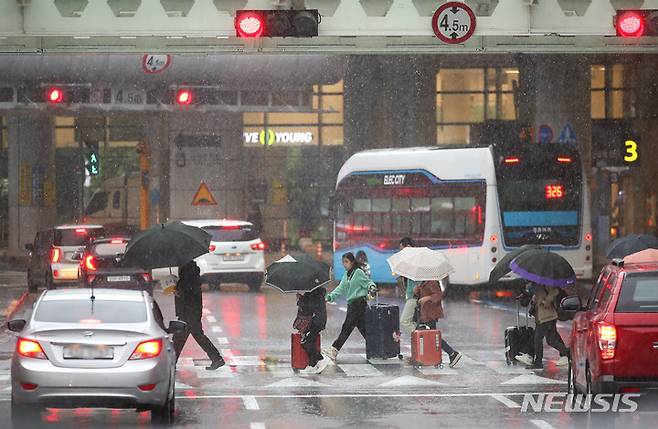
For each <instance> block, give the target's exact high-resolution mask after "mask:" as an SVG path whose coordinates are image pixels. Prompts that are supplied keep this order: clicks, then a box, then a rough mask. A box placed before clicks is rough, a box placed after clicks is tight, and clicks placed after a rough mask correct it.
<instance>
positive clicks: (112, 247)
mask: <svg viewBox="0 0 658 429" xmlns="http://www.w3.org/2000/svg"><path fill="white" fill-rule="evenodd" d="M127 246H128V243H127V242H125V243H98V244H96V245H95V246H94V253H95V254H97V255H98V256H116V255H118V254H120V253H124V252H125V251H126V247H127Z"/></svg>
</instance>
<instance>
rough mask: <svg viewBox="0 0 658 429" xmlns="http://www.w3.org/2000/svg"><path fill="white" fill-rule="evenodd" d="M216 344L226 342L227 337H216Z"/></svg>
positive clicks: (224, 343)
mask: <svg viewBox="0 0 658 429" xmlns="http://www.w3.org/2000/svg"><path fill="white" fill-rule="evenodd" d="M217 344H221V345H226V344H228V338H226V337H217Z"/></svg>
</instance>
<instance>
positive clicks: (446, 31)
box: [432, 1, 475, 44]
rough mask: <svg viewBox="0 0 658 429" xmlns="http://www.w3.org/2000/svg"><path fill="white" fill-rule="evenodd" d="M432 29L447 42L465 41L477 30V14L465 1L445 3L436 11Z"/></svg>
mask: <svg viewBox="0 0 658 429" xmlns="http://www.w3.org/2000/svg"><path fill="white" fill-rule="evenodd" d="M432 29H433V30H434V34H436V37H438V38H439V39H441V40H442V41H444V42H445V43H450V44H457V43H463V42H465V41H467V40H468V39H470V37H471V36H472V35H473V33H474V32H475V14H474V13H473V10H471V8H470V7H468V6H467V5H465V4H464V3H460V2H456V1H451V2H448V3H445V4H443V5H442V6H441V7H440V8H438V9H437V10H436V12H434V16H433V17H432Z"/></svg>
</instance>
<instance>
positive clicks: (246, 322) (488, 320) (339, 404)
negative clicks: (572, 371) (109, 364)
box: [0, 272, 658, 429]
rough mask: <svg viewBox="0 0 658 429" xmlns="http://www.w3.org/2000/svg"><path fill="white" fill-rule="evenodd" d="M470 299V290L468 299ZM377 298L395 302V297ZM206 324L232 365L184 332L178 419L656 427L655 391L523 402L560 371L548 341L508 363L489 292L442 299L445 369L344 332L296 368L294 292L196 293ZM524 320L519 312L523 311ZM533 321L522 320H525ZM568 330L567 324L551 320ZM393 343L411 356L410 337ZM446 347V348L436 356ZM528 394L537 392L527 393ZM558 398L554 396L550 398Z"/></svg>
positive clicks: (260, 424)
mask: <svg viewBox="0 0 658 429" xmlns="http://www.w3.org/2000/svg"><path fill="white" fill-rule="evenodd" d="M21 282H24V280H21V277H20V273H10V272H0V285H2V286H0V308H2V309H11V308H12V307H13V306H15V305H16V304H17V303H21V304H22V305H20V306H19V307H18V308H17V310H16V312H15V313H16V315H15V317H24V316H25V315H27V314H29V309H30V308H31V303H32V302H33V299H34V297H33V296H26V299H25V300H24V302H21V297H23V296H24V291H25V288H24V286H20V285H21ZM471 298H478V297H471ZM156 299H157V300H158V301H159V303H160V305H161V306H162V307H163V311H164V313H165V319H170V318H172V317H173V298H172V296H170V295H164V294H162V293H161V292H157V293H156ZM382 301H383V302H392V303H397V304H398V305H402V303H401V301H399V299H397V298H395V297H390V298H382ZM204 307H205V309H204V326H205V329H206V333H207V334H208V335H209V337H210V338H211V339H212V340H213V342H214V343H215V344H216V345H217V346H218V347H219V348H220V349H221V350H222V353H223V354H224V356H225V357H226V358H227V361H228V362H229V364H230V365H227V367H225V368H222V369H220V370H218V371H214V372H209V371H206V370H205V369H204V366H205V365H206V364H207V361H205V360H204V358H205V356H204V355H203V352H202V350H201V349H200V348H199V347H198V345H197V344H196V343H194V342H193V340H192V339H190V340H189V341H188V343H187V346H186V348H185V350H184V352H183V356H182V359H181V361H180V362H179V367H178V383H177V423H176V425H175V427H180V428H197V427H199V428H216V427H226V428H255V429H260V428H285V429H292V428H309V427H312V428H340V427H345V428H347V427H359V428H360V427H364V428H365V427H368V428H390V427H404V428H407V429H408V428H415V427H451V428H453V427H458V428H472V427H479V426H483V425H486V426H489V427H504V428H507V427H518V428H540V429H550V428H565V427H579V428H580V427H582V428H601V427H602V428H608V427H610V428H618V427H624V428H655V427H658V400H656V399H655V398H643V399H642V401H641V402H640V408H639V409H638V411H637V412H635V413H630V414H629V413H626V414H622V413H614V414H613V413H604V414H595V413H565V412H559V411H558V412H533V411H532V410H530V411H529V412H522V411H521V406H522V404H523V401H524V396H523V394H525V393H534V394H537V395H539V394H546V393H556V394H557V398H558V399H557V400H558V401H560V398H561V396H560V395H561V394H563V392H565V391H566V369H565V368H558V367H556V366H555V363H554V362H555V360H556V359H557V357H558V356H557V353H556V352H555V351H554V350H552V349H550V348H548V347H547V349H546V353H545V359H546V361H545V369H544V370H543V371H540V372H533V371H530V370H527V369H525V368H523V367H521V366H507V365H506V363H505V359H504V354H503V353H504V352H503V333H504V330H505V327H507V326H508V325H512V324H515V323H516V314H515V311H516V310H515V308H514V306H513V305H511V303H510V302H506V301H504V300H494V299H490V298H488V297H479V299H470V298H467V297H457V298H453V299H451V300H449V301H447V302H446V303H445V309H446V314H447V319H445V320H443V321H442V323H441V326H440V328H441V330H442V332H443V335H444V338H445V339H447V341H448V342H449V343H450V344H451V345H452V346H453V347H454V348H456V349H457V350H459V351H461V352H462V353H463V354H464V357H463V358H462V360H461V362H460V363H459V365H458V366H457V367H456V368H454V369H450V368H448V367H447V365H446V366H445V367H444V368H442V369H441V368H433V367H430V368H422V369H417V368H414V367H412V366H410V365H409V364H408V363H407V362H406V360H403V361H399V360H398V359H393V360H390V361H380V362H370V363H369V362H368V361H367V360H366V358H365V342H364V340H363V339H362V338H361V337H360V335H359V334H358V332H356V331H355V332H354V333H353V335H352V337H350V340H349V341H348V342H347V344H346V345H345V347H344V348H343V350H342V351H341V353H340V355H339V357H338V360H337V363H336V364H335V365H331V366H330V367H328V368H327V370H326V371H325V372H324V373H323V374H322V375H314V376H302V375H300V374H298V373H295V372H294V371H292V370H291V368H290V332H291V324H292V320H293V319H294V315H295V311H296V307H295V299H294V296H292V295H283V294H281V293H279V292H277V291H275V290H272V289H269V288H264V289H263V292H262V293H258V294H254V293H249V292H247V289H246V287H244V288H243V287H241V286H237V285H235V286H233V285H230V286H227V287H224V288H223V290H222V291H221V292H206V293H205V294H204ZM328 312H329V323H328V327H327V330H326V331H325V332H324V333H323V336H322V342H323V345H328V344H330V343H331V341H333V339H334V338H335V336H337V334H338V331H339V329H340V325H341V323H342V320H343V318H344V315H345V303H344V302H343V303H338V304H337V305H329V307H328ZM522 320H523V318H522ZM531 323H532V321H531ZM559 326H560V331H561V333H562V334H563V337H565V338H566V335H567V333H568V330H569V329H570V325H569V323H560V325H559ZM13 338H14V337H13V335H11V334H10V333H7V332H6V331H5V332H0V416H3V417H5V418H2V419H0V428H5V427H7V428H8V427H11V423H10V421H9V415H10V410H9V399H10V390H11V389H10V388H9V372H8V368H9V360H8V358H9V356H10V354H11V351H12V349H13V341H14V340H13ZM402 341H403V348H402V353H403V354H404V355H405V357H408V356H409V354H410V347H409V342H408V341H409V340H408V337H406V338H405V337H403V340H402ZM446 359H447V357H446V356H444V360H446ZM536 397H538V396H536ZM558 407H559V404H558ZM148 426H150V416H149V413H135V412H133V411H120V410H114V411H110V410H89V409H78V410H54V409H49V410H46V411H45V412H44V413H43V415H42V427H53V428H56V427H76V428H80V429H82V428H102V427H108V428H120V427H121V428H123V427H148Z"/></svg>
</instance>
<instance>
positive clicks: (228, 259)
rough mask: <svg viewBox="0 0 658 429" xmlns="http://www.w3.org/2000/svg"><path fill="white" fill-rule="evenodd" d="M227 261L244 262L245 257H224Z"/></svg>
mask: <svg viewBox="0 0 658 429" xmlns="http://www.w3.org/2000/svg"><path fill="white" fill-rule="evenodd" d="M224 260H225V261H244V256H243V255H231V254H229V255H224Z"/></svg>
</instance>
